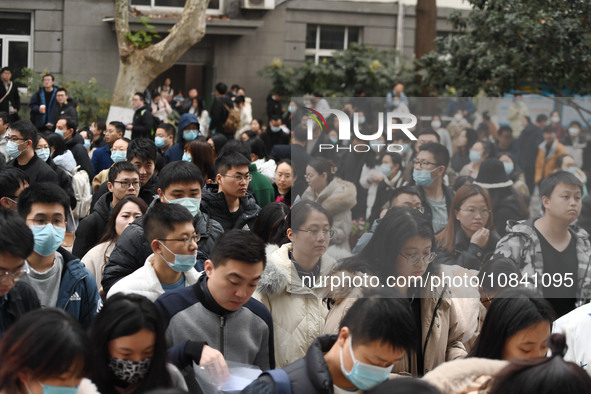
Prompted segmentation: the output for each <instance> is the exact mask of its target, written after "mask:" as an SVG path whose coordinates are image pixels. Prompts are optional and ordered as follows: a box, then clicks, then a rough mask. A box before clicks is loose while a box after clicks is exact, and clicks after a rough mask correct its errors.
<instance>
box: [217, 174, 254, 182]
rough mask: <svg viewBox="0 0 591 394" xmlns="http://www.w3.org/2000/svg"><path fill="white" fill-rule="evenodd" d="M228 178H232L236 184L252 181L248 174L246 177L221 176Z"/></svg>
mask: <svg viewBox="0 0 591 394" xmlns="http://www.w3.org/2000/svg"><path fill="white" fill-rule="evenodd" d="M222 176H225V177H228V178H232V179H234V180H235V181H236V182H243V181H244V182H250V181H252V175H251V174H248V175H222Z"/></svg>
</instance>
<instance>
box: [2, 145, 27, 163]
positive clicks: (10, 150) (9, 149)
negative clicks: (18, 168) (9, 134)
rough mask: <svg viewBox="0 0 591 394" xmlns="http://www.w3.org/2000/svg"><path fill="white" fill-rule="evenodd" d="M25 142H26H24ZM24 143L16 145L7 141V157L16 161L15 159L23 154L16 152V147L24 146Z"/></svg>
mask: <svg viewBox="0 0 591 394" xmlns="http://www.w3.org/2000/svg"><path fill="white" fill-rule="evenodd" d="M25 142H27V141H25ZM25 142H21V143H20V144H17V143H16V142H14V141H8V143H7V144H6V153H8V156H10V157H12V158H13V159H16V158H17V157H19V156H20V155H21V153H23V151H20V150H18V147H19V146H20V145H22V144H24V143H25Z"/></svg>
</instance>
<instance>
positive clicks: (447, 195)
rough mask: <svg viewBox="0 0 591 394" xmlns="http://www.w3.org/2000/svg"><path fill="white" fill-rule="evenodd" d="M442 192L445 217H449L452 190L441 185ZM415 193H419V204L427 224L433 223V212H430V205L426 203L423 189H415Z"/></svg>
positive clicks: (452, 197)
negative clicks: (423, 211) (427, 220)
mask: <svg viewBox="0 0 591 394" xmlns="http://www.w3.org/2000/svg"><path fill="white" fill-rule="evenodd" d="M441 188H442V190H443V196H444V197H445V208H446V209H447V215H448V216H449V209H450V207H451V202H452V200H453V199H454V192H453V190H452V189H450V188H449V187H447V186H445V185H443V184H442V185H441ZM416 189H417V192H418V193H419V198H420V199H421V204H422V205H423V208H424V209H425V216H426V217H427V218H428V219H429V222H432V221H433V211H432V210H431V205H429V203H428V202H427V196H426V195H425V189H423V187H422V186H417V187H416Z"/></svg>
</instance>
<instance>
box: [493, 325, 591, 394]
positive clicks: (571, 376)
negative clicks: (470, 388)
mask: <svg viewBox="0 0 591 394" xmlns="http://www.w3.org/2000/svg"><path fill="white" fill-rule="evenodd" d="M548 345H549V347H550V350H551V351H552V356H551V357H544V358H538V359H531V360H519V361H515V362H513V363H511V364H510V365H509V366H507V367H506V368H505V369H503V370H502V371H501V372H500V373H499V374H498V375H497V376H496V377H495V379H494V381H493V385H492V387H491V389H490V393H491V394H518V393H519V394H554V393H561V394H578V393H591V377H589V375H588V374H587V372H585V370H584V369H583V368H581V367H580V366H579V365H577V364H575V363H573V362H568V361H564V354H565V352H566V337H565V336H564V335H562V334H552V335H551V336H550V338H549V339H548Z"/></svg>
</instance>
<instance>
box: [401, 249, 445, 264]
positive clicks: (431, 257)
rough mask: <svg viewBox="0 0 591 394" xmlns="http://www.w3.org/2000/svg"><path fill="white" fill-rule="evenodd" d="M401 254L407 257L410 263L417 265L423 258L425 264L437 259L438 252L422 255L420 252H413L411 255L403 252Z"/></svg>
mask: <svg viewBox="0 0 591 394" xmlns="http://www.w3.org/2000/svg"><path fill="white" fill-rule="evenodd" d="M399 254H400V255H401V256H402V257H404V258H405V259H406V262H407V263H408V264H410V265H417V264H418V263H419V261H421V260H423V263H425V264H431V263H432V262H433V260H435V258H436V257H437V253H435V252H431V253H429V254H424V255H422V256H421V255H420V254H411V255H410V256H406V255H404V254H402V253H399Z"/></svg>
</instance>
